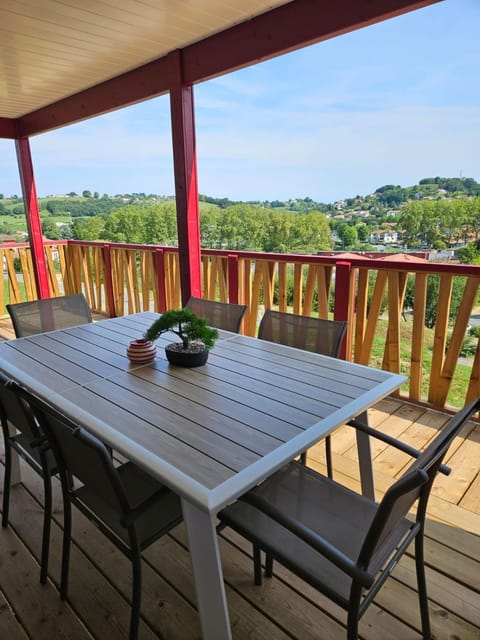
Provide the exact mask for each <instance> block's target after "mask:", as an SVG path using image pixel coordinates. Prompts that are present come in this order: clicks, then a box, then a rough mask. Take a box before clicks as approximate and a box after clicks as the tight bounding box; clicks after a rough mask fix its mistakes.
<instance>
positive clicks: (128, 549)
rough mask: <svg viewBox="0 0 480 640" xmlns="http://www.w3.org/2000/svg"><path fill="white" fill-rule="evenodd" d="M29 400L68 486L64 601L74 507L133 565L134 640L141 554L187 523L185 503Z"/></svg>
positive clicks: (39, 403)
mask: <svg viewBox="0 0 480 640" xmlns="http://www.w3.org/2000/svg"><path fill="white" fill-rule="evenodd" d="M21 392H22V393H23V394H26V392H25V391H24V390H22V391H21ZM26 397H27V398H28V401H29V404H30V406H31V407H32V409H33V411H34V413H35V416H36V418H37V420H38V422H39V424H40V426H41V427H42V429H43V430H44V432H45V433H46V434H47V437H48V439H49V441H50V444H51V447H52V450H53V453H54V455H55V458H56V461H57V465H58V468H59V472H60V478H61V483H62V495H63V507H64V514H65V516H64V517H65V526H64V535H63V552H62V575H61V584H60V596H61V598H62V599H66V598H67V593H68V573H69V558H70V544H71V529H72V523H71V520H72V517H71V504H74V505H75V506H76V507H77V508H78V509H79V510H80V511H81V512H82V513H83V514H84V515H85V516H86V517H87V518H88V519H89V520H91V521H92V522H93V523H94V524H95V526H96V527H97V528H98V529H99V530H100V531H101V532H102V533H103V534H104V535H105V536H106V537H107V538H108V539H109V540H110V541H111V542H112V543H113V544H114V545H115V546H116V547H117V548H118V549H119V550H120V551H121V552H122V553H124V554H125V556H126V557H127V558H129V559H130V560H131V562H132V572H133V580H132V582H133V585H132V609H131V618H130V635H129V638H130V640H134V639H135V638H137V635H138V626H139V617H140V607H141V595H142V593H141V589H142V583H141V552H142V551H143V550H144V549H146V548H147V547H148V546H150V545H151V544H153V542H155V541H156V540H158V539H159V538H160V537H161V536H163V535H164V534H166V533H167V532H168V531H170V529H172V528H173V527H175V526H176V525H178V524H179V523H180V522H181V521H182V518H183V517H182V509H181V504H180V498H179V497H178V496H177V495H176V494H174V493H173V492H172V491H170V489H168V488H167V487H165V486H164V485H162V484H161V483H160V482H158V481H157V480H155V479H154V478H153V477H151V476H150V475H148V474H147V473H145V472H144V471H143V470H142V469H140V468H139V467H138V466H136V465H135V464H133V463H132V462H126V463H124V464H121V465H120V466H117V467H115V466H114V463H113V460H112V458H111V456H110V454H109V451H108V449H107V447H106V446H105V444H104V443H103V442H101V441H100V440H99V439H98V438H96V437H95V436H93V435H91V434H90V433H88V432H87V431H86V430H85V429H83V428H81V427H79V426H78V425H77V424H75V423H73V422H72V421H70V420H69V419H67V418H66V417H64V416H62V415H61V414H60V413H58V411H56V410H55V409H54V408H52V407H50V406H49V405H47V404H45V403H44V402H42V401H40V400H38V399H37V398H34V397H33V396H29V394H27V396H26ZM71 479H73V482H71Z"/></svg>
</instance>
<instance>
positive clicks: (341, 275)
mask: <svg viewBox="0 0 480 640" xmlns="http://www.w3.org/2000/svg"><path fill="white" fill-rule="evenodd" d="M354 313H355V270H354V269H352V265H351V263H350V262H337V263H336V265H335V302H334V309H333V317H334V319H335V320H346V321H347V322H348V330H347V334H346V336H345V339H344V341H343V345H342V348H341V349H340V358H343V359H344V360H350V359H351V354H352V336H353V326H354Z"/></svg>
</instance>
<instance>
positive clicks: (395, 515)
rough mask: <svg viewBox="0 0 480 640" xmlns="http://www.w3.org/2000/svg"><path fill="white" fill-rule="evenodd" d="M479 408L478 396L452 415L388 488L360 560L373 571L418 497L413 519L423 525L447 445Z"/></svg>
mask: <svg viewBox="0 0 480 640" xmlns="http://www.w3.org/2000/svg"><path fill="white" fill-rule="evenodd" d="M479 409H480V398H477V399H476V400H474V401H473V402H471V403H469V404H468V405H466V406H465V407H464V408H463V409H461V410H460V411H459V412H458V413H457V414H456V415H455V416H453V417H452V418H451V419H450V420H449V422H448V423H447V424H446V425H445V426H444V427H443V429H442V430H441V431H440V433H439V434H438V435H437V436H436V437H435V438H434V439H433V440H432V442H431V443H430V444H429V445H428V446H427V447H426V449H425V450H424V451H423V452H422V453H421V454H420V456H419V457H418V458H416V459H415V460H414V461H413V462H412V464H411V465H410V466H409V467H408V468H407V470H406V471H405V472H404V473H403V474H402V476H401V477H400V478H399V480H397V481H396V482H395V483H394V484H393V485H392V486H391V487H390V488H389V489H388V490H387V492H386V493H385V495H384V497H383V499H382V501H381V502H380V504H379V507H378V510H377V513H376V515H375V518H374V520H373V521H372V524H371V526H370V529H369V531H368V533H367V535H366V537H365V541H364V543H363V546H362V549H361V551H360V555H359V560H358V561H359V564H361V565H362V566H363V567H368V568H369V570H372V572H374V571H375V570H376V569H378V568H379V567H380V566H381V564H382V563H383V561H384V559H385V556H386V555H388V552H389V551H390V552H391V551H392V546H393V547H394V546H395V544H396V542H398V538H399V535H396V532H395V530H396V529H398V527H399V526H400V523H401V522H402V521H404V518H405V517H406V515H407V514H408V512H409V511H410V509H411V508H412V506H413V505H414V503H415V501H416V500H417V499H418V505H417V509H416V521H417V524H418V525H419V526H423V522H424V519H425V514H426V510H427V502H428V498H429V495H430V490H431V487H432V484H433V481H434V480H435V476H436V475H437V473H438V470H439V468H440V465H441V464H442V461H443V459H444V457H445V455H446V453H447V451H448V448H449V447H450V445H451V444H452V442H453V440H454V438H455V437H456V436H457V435H458V434H459V432H460V431H461V429H462V428H463V427H464V426H465V424H466V423H467V422H468V420H469V419H470V418H471V416H472V415H473V414H474V413H475V412H477V411H479ZM400 533H401V532H400ZM389 542H390V544H389Z"/></svg>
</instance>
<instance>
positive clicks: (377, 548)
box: [219, 398, 480, 640]
mask: <svg viewBox="0 0 480 640" xmlns="http://www.w3.org/2000/svg"><path fill="white" fill-rule="evenodd" d="M479 409H480V398H478V399H477V400H475V401H474V402H472V403H470V404H469V405H468V406H466V407H465V408H464V409H462V410H461V411H459V412H458V413H457V414H456V415H455V416H454V417H453V418H451V420H450V421H449V422H448V423H447V425H446V426H445V427H444V428H443V429H442V430H441V432H440V433H439V434H438V435H437V436H436V437H435V439H434V440H433V441H432V442H431V443H430V444H429V445H428V446H427V448H426V449H425V451H423V452H422V453H419V452H415V456H416V459H415V460H414V461H413V463H412V464H411V465H410V467H409V468H408V469H407V470H406V471H405V473H404V474H403V475H402V476H401V478H400V479H398V480H397V481H396V482H394V483H393V485H392V486H391V487H390V488H389V489H388V490H387V492H386V493H385V495H384V497H383V499H382V500H381V502H379V503H376V502H375V501H373V500H370V499H368V498H366V497H364V496H361V495H359V494H357V493H354V492H353V491H350V490H349V489H347V488H346V487H344V486H343V485H341V484H338V483H336V482H334V481H333V480H331V479H330V478H328V477H326V476H324V475H321V474H319V473H317V472H315V471H313V470H312V469H309V468H308V467H305V466H304V465H302V464H299V463H298V462H292V463H290V464H288V465H286V466H285V467H284V468H282V469H281V470H280V471H278V472H277V473H275V474H274V475H273V476H272V477H270V478H268V479H267V480H266V481H265V482H263V483H262V484H261V485H259V486H258V487H256V488H255V489H253V490H252V491H250V492H249V493H247V494H246V495H244V496H243V497H242V498H240V500H239V501H238V502H236V503H234V504H233V505H230V506H229V507H227V508H225V509H224V510H223V511H221V512H220V513H219V519H220V522H221V523H222V525H229V526H231V527H232V528H233V529H235V530H236V531H238V532H239V533H240V534H241V535H243V536H244V537H246V538H247V539H248V540H250V541H251V542H252V543H253V545H254V570H255V571H254V572H255V582H256V583H257V584H260V583H261V560H260V555H261V550H264V551H266V553H267V557H266V563H265V575H266V576H268V577H270V576H271V575H272V571H273V560H274V559H277V560H278V561H279V562H281V563H282V564H283V565H284V566H286V567H287V568H288V569H290V570H291V571H293V572H294V573H296V574H297V575H299V576H300V577H301V578H302V579H303V580H305V581H306V582H308V583H309V584H311V585H312V586H313V587H315V588H316V589H318V590H319V591H320V592H321V593H323V594H325V595H326V596H327V597H328V598H330V599H331V600H333V601H334V602H335V603H336V604H337V605H339V606H340V607H342V608H343V609H345V610H346V611H347V612H348V620H347V637H348V640H355V639H356V638H357V637H358V623H359V620H360V618H361V616H362V615H363V613H364V612H365V610H366V609H367V607H368V605H369V604H370V603H371V602H372V600H373V598H374V597H375V595H376V594H377V593H378V591H379V589H380V588H381V587H382V585H383V584H384V582H385V580H386V579H387V578H388V576H389V575H390V573H391V571H392V570H393V568H394V567H395V565H396V564H397V562H398V560H399V559H400V557H401V556H402V554H403V553H404V552H405V551H406V550H407V548H408V547H409V545H410V543H411V542H412V541H413V540H414V541H415V565H416V573H417V584H418V596H419V602H420V613H421V622H422V635H423V638H424V639H425V640H430V639H431V638H432V636H431V632H430V620H429V612H428V600H427V588H426V581H425V568H424V550H423V535H424V523H425V514H426V509H427V502H428V498H429V495H430V491H431V488H432V484H433V481H434V479H435V476H436V474H437V472H438V471H439V470H440V471H445V467H444V466H443V465H442V460H443V459H444V456H445V454H446V452H447V450H448V448H449V446H450V444H451V443H452V441H453V439H454V438H455V436H457V434H458V433H459V432H460V430H461V429H462V428H463V426H464V425H465V424H466V422H467V421H468V420H469V418H470V417H471V416H472V414H473V413H475V412H476V411H478V410H479ZM370 431H374V430H370ZM372 435H373V434H372ZM399 448H401V449H402V450H410V451H411V452H414V450H411V449H410V447H404V446H403V445H402V444H401V443H400V446H399ZM411 509H412V510H413V517H412V514H410V517H407V514H408V513H409V511H410V510H411Z"/></svg>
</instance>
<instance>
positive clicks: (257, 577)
mask: <svg viewBox="0 0 480 640" xmlns="http://www.w3.org/2000/svg"><path fill="white" fill-rule="evenodd" d="M253 578H254V581H255V584H256V585H257V586H260V585H261V584H262V556H261V551H260V547H259V546H258V545H256V544H254V545H253Z"/></svg>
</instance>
